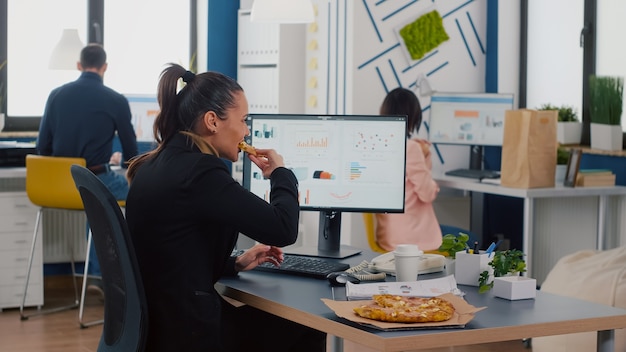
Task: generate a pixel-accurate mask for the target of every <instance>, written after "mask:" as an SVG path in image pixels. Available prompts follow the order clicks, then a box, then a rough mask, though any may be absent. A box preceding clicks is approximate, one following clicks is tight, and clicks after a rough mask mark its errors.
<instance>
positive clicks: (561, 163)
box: [554, 146, 570, 184]
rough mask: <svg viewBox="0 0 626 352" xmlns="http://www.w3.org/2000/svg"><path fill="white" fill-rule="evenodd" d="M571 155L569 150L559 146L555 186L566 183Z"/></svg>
mask: <svg viewBox="0 0 626 352" xmlns="http://www.w3.org/2000/svg"><path fill="white" fill-rule="evenodd" d="M569 153H570V152H569V150H568V149H567V148H564V147H562V146H559V147H558V148H557V150H556V172H555V173H554V181H555V184H563V182H564V181H565V174H567V162H568V160H569Z"/></svg>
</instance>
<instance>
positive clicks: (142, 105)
mask: <svg viewBox="0 0 626 352" xmlns="http://www.w3.org/2000/svg"><path fill="white" fill-rule="evenodd" d="M124 96H125V97H126V99H128V104H129V106H130V113H131V115H132V123H133V128H134V129H135V134H136V135H137V142H155V140H154V133H153V132H152V131H153V130H152V128H153V125H154V119H155V118H156V117H157V115H158V114H159V111H161V108H160V107H159V102H158V101H157V97H156V95H149V94H125V95H124Z"/></svg>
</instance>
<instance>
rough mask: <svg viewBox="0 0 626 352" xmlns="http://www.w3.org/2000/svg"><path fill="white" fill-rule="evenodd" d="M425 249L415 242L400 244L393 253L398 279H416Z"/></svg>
mask: <svg viewBox="0 0 626 352" xmlns="http://www.w3.org/2000/svg"><path fill="white" fill-rule="evenodd" d="M423 254H424V252H423V251H421V250H420V249H419V247H418V246H417V245H415V244H399V245H398V246H396V250H395V251H393V255H394V258H395V262H396V281H416V280H417V270H418V266H419V262H420V258H421V257H422V255H423Z"/></svg>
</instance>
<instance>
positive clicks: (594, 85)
mask: <svg viewBox="0 0 626 352" xmlns="http://www.w3.org/2000/svg"><path fill="white" fill-rule="evenodd" d="M623 97H624V77H616V76H593V75H592V76H590V77H589V117H590V118H591V148H593V149H603V150H621V149H622V139H623V134H622V128H621V119H622V104H623V103H622V102H623Z"/></svg>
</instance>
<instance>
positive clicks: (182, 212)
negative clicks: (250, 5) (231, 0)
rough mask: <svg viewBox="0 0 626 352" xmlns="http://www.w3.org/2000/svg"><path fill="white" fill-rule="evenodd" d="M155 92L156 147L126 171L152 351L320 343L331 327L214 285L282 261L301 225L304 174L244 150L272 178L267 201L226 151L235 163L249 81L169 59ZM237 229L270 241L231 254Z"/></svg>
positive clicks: (315, 346) (273, 155)
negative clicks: (264, 307)
mask: <svg viewBox="0 0 626 352" xmlns="http://www.w3.org/2000/svg"><path fill="white" fill-rule="evenodd" d="M180 78H182V80H183V81H184V82H185V85H184V86H183V88H182V89H179V79H180ZM158 100H159V105H160V107H161V111H160V113H159V115H158V116H157V118H156V120H155V122H154V134H155V138H156V140H157V143H158V146H157V148H156V149H155V150H153V151H151V152H149V153H147V154H143V155H141V156H139V157H137V158H136V159H134V160H133V161H132V162H131V164H130V167H129V169H128V173H127V175H128V178H129V181H130V191H129V194H128V198H127V201H126V218H127V221H128V225H129V228H130V232H131V235H132V239H133V245H134V247H135V251H136V254H137V259H138V262H139V265H140V269H141V275H142V280H143V284H144V288H145V291H146V296H147V300H148V315H149V325H148V329H149V332H148V343H147V350H148V351H324V350H325V348H326V335H325V334H324V333H321V332H318V331H315V330H312V329H309V328H307V327H304V326H301V325H298V324H295V323H292V322H289V321H287V320H284V319H281V318H278V317H275V316H272V315H270V314H267V313H264V312H262V311H259V310H256V309H254V308H252V307H249V306H244V307H241V308H235V307H233V306H230V304H228V303H226V302H225V301H224V300H223V299H222V297H221V296H220V295H219V294H218V293H217V292H216V291H215V289H214V287H213V285H214V284H215V283H216V282H217V281H218V280H219V279H220V277H222V276H223V275H236V273H237V272H239V271H244V270H250V269H252V268H254V267H255V266H257V265H259V264H261V263H264V262H270V263H273V264H275V265H279V264H280V263H281V262H282V260H283V253H282V250H281V249H280V248H278V247H282V246H286V245H289V244H293V243H294V242H295V241H296V238H297V234H298V219H299V209H300V208H299V205H298V198H297V194H298V189H297V187H298V185H297V180H296V177H295V176H294V174H293V173H292V172H291V171H290V170H288V169H286V168H285V167H284V163H283V158H282V156H280V155H279V154H278V153H277V152H276V151H275V150H271V149H266V150H262V149H259V150H258V153H259V154H258V155H259V156H258V157H257V156H254V155H248V157H249V158H250V159H251V161H252V162H254V163H255V164H256V165H257V166H259V168H260V169H261V170H262V172H263V176H264V177H266V178H269V179H270V180H271V196H270V198H271V202H270V203H267V202H266V201H264V200H262V199H260V198H258V197H257V196H256V195H254V194H252V193H250V192H248V191H247V190H246V189H244V188H243V187H242V186H240V185H239V184H238V183H237V182H236V181H235V180H234V179H233V178H232V176H231V174H230V171H229V169H228V167H227V166H226V164H225V163H224V162H223V160H222V158H223V159H227V160H230V161H236V160H237V159H238V155H239V148H238V144H239V142H241V141H242V140H243V139H244V137H245V136H247V135H248V134H249V133H250V131H249V130H248V127H247V125H246V117H247V115H248V102H247V100H246V97H245V94H244V92H243V89H242V88H241V87H240V86H239V84H237V82H235V81H234V80H233V79H231V78H229V77H227V76H225V75H222V74H220V73H216V72H205V73H202V74H198V75H195V74H194V73H192V72H190V71H187V70H185V69H184V68H183V67H181V66H180V65H176V64H170V65H169V66H168V67H167V68H166V69H165V70H164V71H163V72H162V74H161V79H160V81H159V87H158ZM261 155H262V156H261ZM240 232H241V233H243V234H245V235H247V236H248V237H250V238H252V239H254V240H256V241H258V242H260V243H264V245H256V246H254V247H253V248H251V249H249V250H247V251H246V252H245V253H244V254H242V255H240V256H238V257H231V256H230V254H231V252H232V251H233V248H234V247H235V243H236V241H237V237H238V234H239V233H240ZM265 244H266V245H265Z"/></svg>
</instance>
